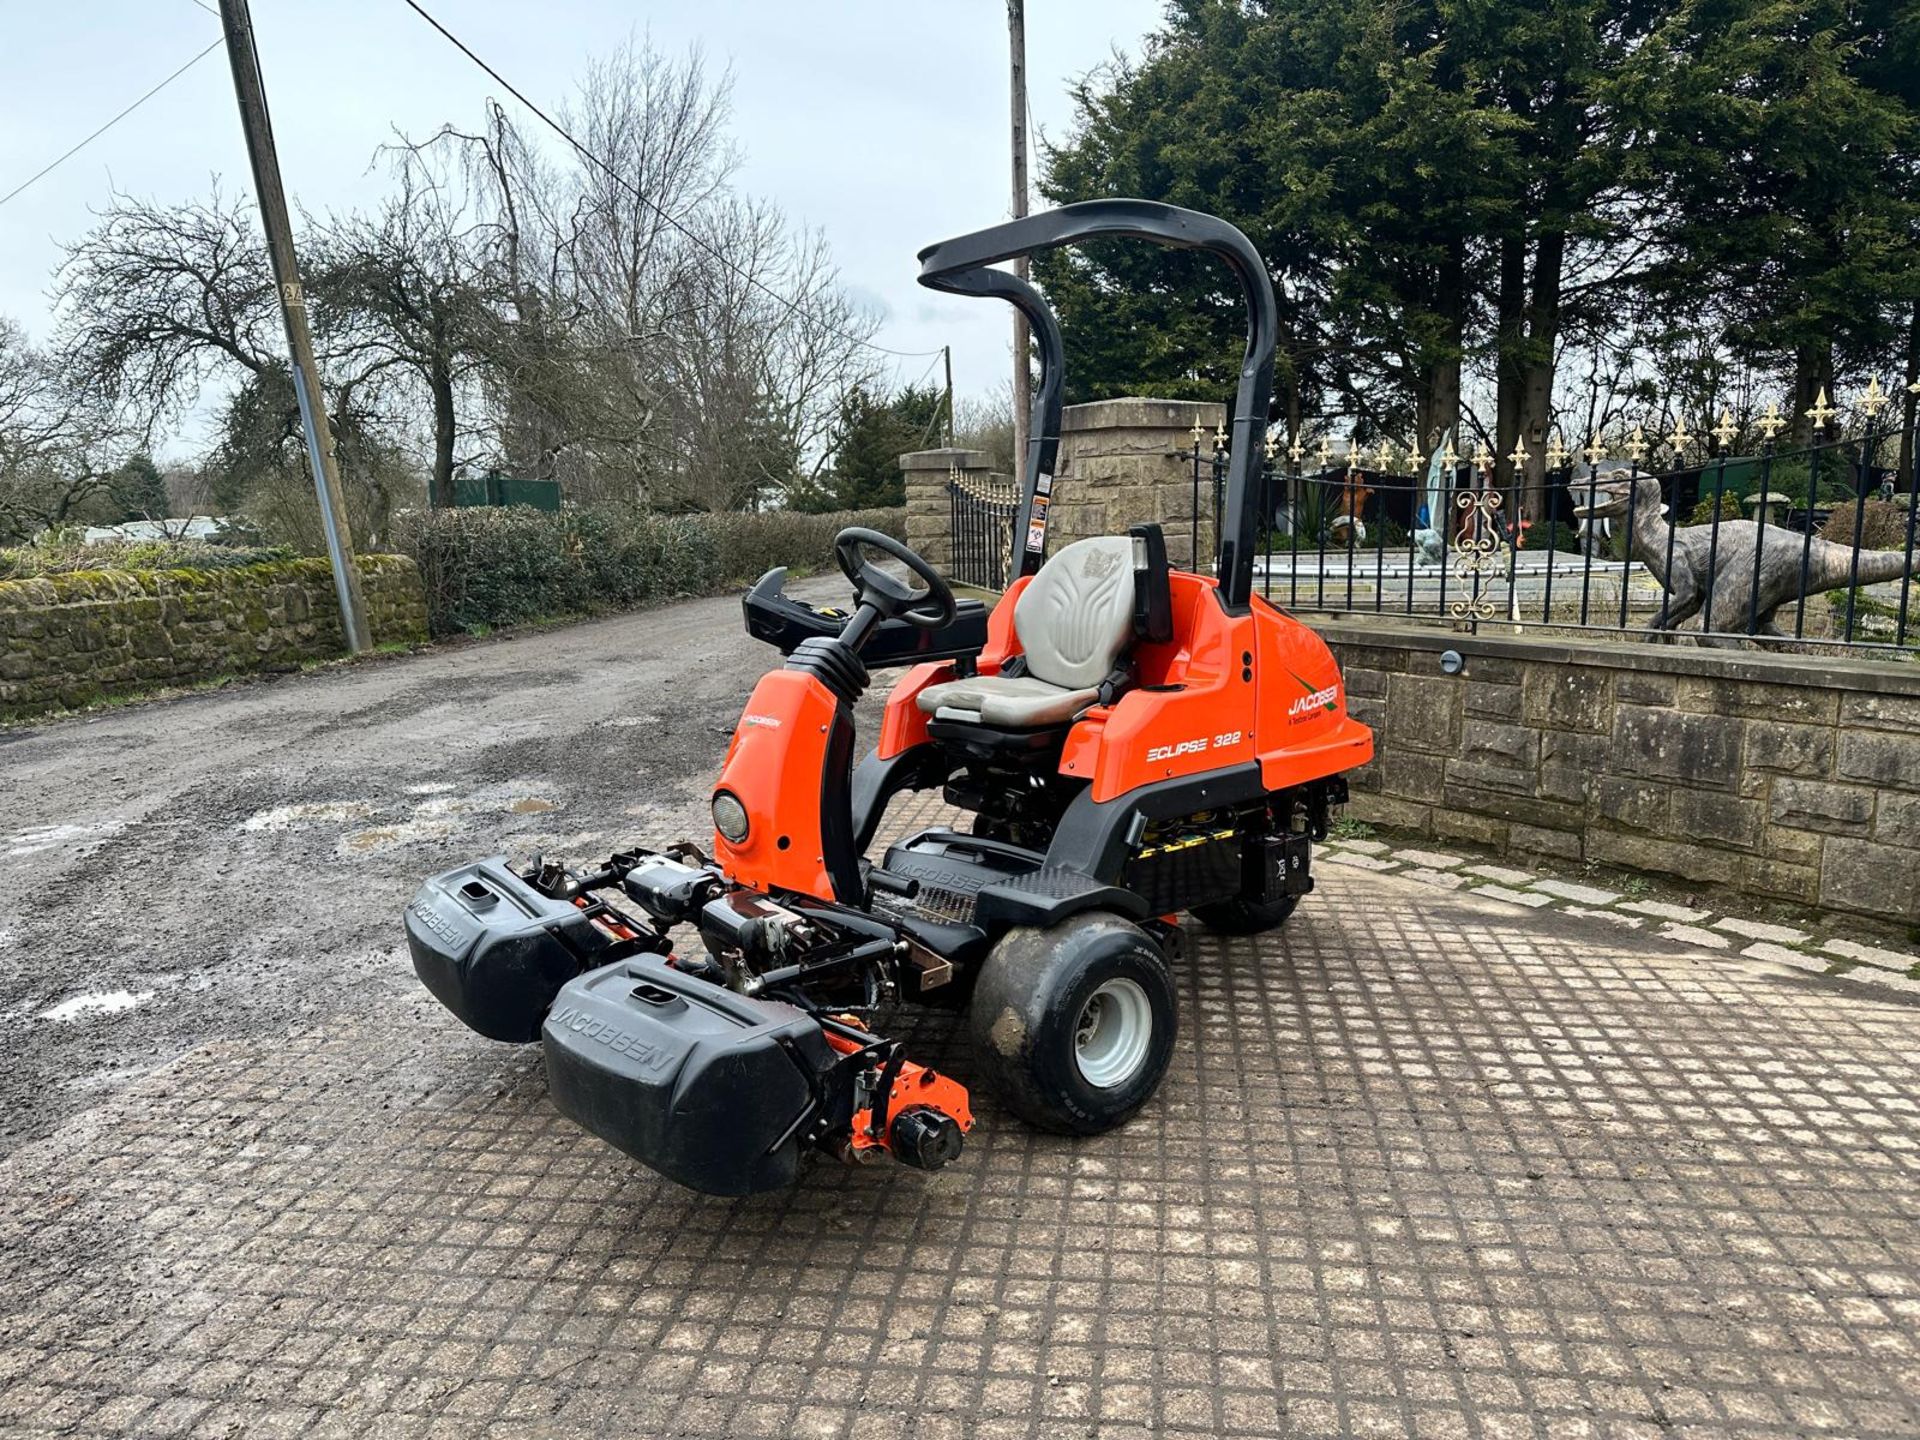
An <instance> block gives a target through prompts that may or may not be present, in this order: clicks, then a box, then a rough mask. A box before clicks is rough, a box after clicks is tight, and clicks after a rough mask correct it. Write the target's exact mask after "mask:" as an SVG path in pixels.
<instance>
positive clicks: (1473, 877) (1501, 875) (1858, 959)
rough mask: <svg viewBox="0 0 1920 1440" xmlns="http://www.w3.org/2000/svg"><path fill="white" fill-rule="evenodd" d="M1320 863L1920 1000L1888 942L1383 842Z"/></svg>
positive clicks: (1342, 843) (1338, 850)
mask: <svg viewBox="0 0 1920 1440" xmlns="http://www.w3.org/2000/svg"><path fill="white" fill-rule="evenodd" d="M1320 859H1321V861H1322V862H1323V863H1326V864H1332V865H1338V866H1344V867H1346V868H1349V869H1355V870H1370V871H1372V872H1374V873H1375V874H1397V875H1400V876H1403V877H1404V878H1406V879H1408V880H1412V881H1415V882H1417V883H1419V884H1422V885H1429V886H1433V887H1435V888H1437V889H1441V890H1458V889H1461V888H1462V887H1467V888H1470V889H1471V890H1472V891H1473V893H1474V894H1475V895H1478V896H1481V897H1482V898H1484V899H1488V900H1496V901H1499V902H1500V903H1501V904H1504V905H1523V906H1525V907H1526V908H1528V909H1530V910H1540V909H1545V908H1546V907H1548V906H1553V907H1555V908H1556V909H1558V911H1559V912H1560V913H1561V914H1563V915H1572V916H1576V917H1579V918H1581V919H1585V920H1600V921H1605V922H1607V923H1609V924H1612V925H1615V926H1617V927H1620V928H1624V929H1629V930H1633V929H1639V928H1640V927H1641V926H1642V925H1645V924H1646V923H1647V922H1649V921H1658V922H1662V923H1660V924H1658V926H1657V927H1656V929H1655V933H1656V934H1657V935H1658V936H1659V938H1661V939H1662V940H1671V941H1673V942H1675V943H1677V944H1681V945H1690V946H1693V947H1694V948H1695V949H1700V950H1718V951H1728V952H1732V951H1738V952H1739V953H1740V954H1741V955H1743V956H1745V957H1746V958H1747V959H1749V960H1759V961H1765V962H1767V963H1769V964H1773V965H1784V966H1788V967H1789V968H1791V969H1795V970H1802V971H1808V972H1811V973H1813V974H1819V975H1829V976H1832V977H1834V978H1836V979H1839V978H1842V977H1844V978H1845V979H1846V980H1847V981H1848V982H1849V983H1851V984H1857V985H1864V986H1868V987H1870V988H1874V989H1879V990H1883V991H1888V990H1890V991H1895V992H1898V993H1901V994H1907V995H1920V954H1913V953H1910V952H1907V951H1902V950H1891V949H1888V948H1886V947H1885V946H1884V945H1868V944H1864V943H1862V942H1860V941H1858V940H1853V939H1849V938H1845V937H1840V938H1827V939H1817V938H1816V937H1814V936H1812V935H1810V934H1808V933H1807V932H1806V931H1805V930H1802V929H1798V928H1797V927H1795V926H1792V925H1778V924H1773V923H1770V922H1768V921H1764V920H1755V919H1752V918H1750V917H1747V916H1742V915H1723V916H1720V917H1719V918H1717V919H1716V918H1715V916H1714V913H1713V912H1712V911H1710V910H1701V909H1697V908H1695V907H1693V906H1688V905H1674V904H1671V903H1669V902H1667V901H1663V900H1630V899H1628V898H1627V897H1626V896H1625V895H1623V894H1621V893H1620V892H1619V891H1616V890H1602V889H1600V888H1599V887H1598V886H1595V885H1582V884H1578V883H1576V882H1574V881H1571V880H1563V879H1559V878H1557V877H1555V876H1550V875H1541V874H1536V873H1535V872H1534V871H1531V870H1519V869H1516V868H1514V867H1513V866H1511V865H1495V864H1489V863H1486V862H1484V861H1476V860H1473V859H1471V858H1470V857H1467V856H1462V855H1451V854H1443V853H1440V852H1436V851H1432V850H1423V849H1420V848H1418V847H1417V846H1414V845H1408V844H1392V843H1389V842H1388V841H1385V840H1377V839H1371V838H1341V839H1335V840H1331V841H1329V842H1328V843H1327V844H1326V845H1325V846H1324V847H1322V849H1321V851H1320ZM1705 927H1711V928H1705Z"/></svg>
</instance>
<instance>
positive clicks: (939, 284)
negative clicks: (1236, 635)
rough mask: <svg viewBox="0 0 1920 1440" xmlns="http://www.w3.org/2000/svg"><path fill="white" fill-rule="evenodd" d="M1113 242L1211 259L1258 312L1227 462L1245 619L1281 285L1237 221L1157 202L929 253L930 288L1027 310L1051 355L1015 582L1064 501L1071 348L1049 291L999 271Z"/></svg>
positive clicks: (1230, 550) (1239, 602)
mask: <svg viewBox="0 0 1920 1440" xmlns="http://www.w3.org/2000/svg"><path fill="white" fill-rule="evenodd" d="M1106 237H1114V238H1124V239H1133V240H1148V241H1151V242H1153V243H1154V244H1156V245H1165V246H1168V247H1170V248H1172V249H1176V250H1205V251H1207V252H1208V253H1209V254H1213V255H1218V256H1219V257H1220V258H1221V259H1222V260H1224V261H1226V262H1227V268H1228V269H1230V270H1231V271H1233V275H1234V278H1235V279H1236V280H1238V281H1239V282H1240V289H1241V292H1242V294H1244V295H1245V297H1246V301H1247V349H1246V354H1245V356H1244V357H1243V358H1242V360H1241V362H1240V384H1239V388H1238V390H1237V392H1236V393H1235V396H1234V402H1233V421H1232V426H1231V437H1232V438H1231V442H1230V443H1231V447H1232V448H1231V450H1230V451H1229V455H1228V462H1227V497H1226V501H1227V503H1226V516H1225V523H1224V524H1223V525H1222V527H1221V532H1220V536H1219V542H1220V549H1219V555H1218V557H1217V571H1218V574H1219V576H1220V601H1221V604H1222V606H1223V607H1224V608H1225V609H1226V610H1227V611H1228V612H1229V613H1230V614H1236V615H1237V614H1243V613H1245V611H1246V609H1247V606H1248V603H1249V600H1250V598H1251V596H1252V594H1253V556H1254V552H1255V550H1256V549H1257V548H1258V546H1257V539H1258V530H1257V527H1258V523H1259V518H1260V517H1259V515H1258V513H1257V510H1256V505H1255V496H1254V475H1255V467H1256V466H1257V465H1258V464H1259V462H1260V457H1261V455H1262V454H1263V447H1264V443H1265V440H1266V433H1267V407H1268V405H1269V404H1270V403H1271V401H1272V399H1273V356H1274V351H1275V349H1276V348H1277V345H1278V341H1279V330H1280V320H1279V312H1278V309H1277V307H1276V306H1275V304H1274V298H1273V280H1272V278H1271V277H1270V276H1269V275H1268V274H1267V266H1266V262H1265V261H1264V260H1262V259H1261V258H1260V252H1259V251H1258V250H1256V249H1254V248H1253V242H1252V241H1250V240H1248V239H1247V237H1246V236H1245V235H1243V234H1241V233H1240V231H1239V230H1238V229H1236V228H1235V227H1234V226H1232V225H1229V224H1228V223H1227V222H1226V221H1225V220H1222V219H1220V218H1218V217H1217V216H1213V215H1203V214H1201V213H1200V212H1199V211H1197V210H1183V209H1181V208H1180V207H1179V206H1177V205H1163V204H1161V203H1159V202H1158V201H1155V200H1087V201H1083V202H1081V203H1080V204H1078V205H1065V206H1062V207H1061V208H1060V209H1058V210H1048V211H1044V212H1042V213H1041V214H1039V215H1029V216H1027V217H1026V218H1025V219H1021V220H1013V221H1009V222H1008V223H1007V224H1005V225H995V226H993V227H991V228H990V229H986V230H976V231H974V232H973V233H972V234H971V235H960V236H956V237H955V238H954V239H951V240H942V241H941V242H940V243H938V244H936V245H929V246H928V247H927V248H926V249H924V250H922V251H921V252H920V283H921V284H922V285H926V286H928V287H930V288H932V289H935V290H945V291H949V292H951V293H953V294H956V295H992V296H997V297H998V298H1000V299H1003V300H1006V301H1008V302H1010V303H1011V304H1013V305H1015V306H1016V307H1018V308H1019V309H1020V311H1021V312H1022V313H1023V314H1025V315H1026V317H1027V319H1028V320H1029V321H1030V322H1031V323H1032V325H1033V333H1034V337H1035V339H1036V341H1037V342H1038V344H1039V348H1040V391H1039V397H1038V398H1039V404H1038V406H1037V407H1036V412H1035V416H1034V433H1033V435H1032V436H1030V437H1029V438H1028V441H1027V454H1026V474H1025V477H1024V479H1023V482H1022V485H1021V509H1020V523H1019V524H1018V525H1017V526H1016V527H1015V530H1014V536H1013V552H1014V553H1013V573H1014V574H1015V575H1031V574H1032V573H1033V572H1034V571H1035V570H1037V569H1039V568H1040V561H1041V559H1042V557H1043V556H1044V553H1045V550H1046V528H1047V509H1048V507H1049V506H1050V505H1051V503H1052V497H1053V467H1054V462H1055V460H1056V458H1057V457H1058V454H1059V449H1060V414H1061V410H1062V407H1063V396H1064V385H1063V380H1064V371H1065V365H1066V354H1065V346H1064V343H1063V341H1062V339H1061V335H1060V322H1059V321H1058V320H1057V319H1055V318H1054V314H1053V311H1052V310H1051V309H1050V308H1049V307H1048V306H1047V303H1046V302H1045V301H1044V300H1043V299H1041V297H1040V295H1039V292H1037V291H1036V290H1034V288H1033V287H1032V286H1030V285H1028V284H1027V283H1026V282H1025V281H1023V280H1021V279H1019V278H1018V277H1017V276H1014V275H1011V274H1009V273H1008V272H1006V271H1004V270H994V269H991V268H989V267H991V266H993V265H996V264H998V263H999V262H1000V261H1002V260H1011V259H1013V258H1014V257H1015V256H1019V255H1032V254H1035V253H1037V252H1039V251H1042V250H1055V249H1058V248H1059V247H1060V246H1062V245H1071V244H1074V243H1075V242H1077V241H1081V240H1094V239H1101V238H1106Z"/></svg>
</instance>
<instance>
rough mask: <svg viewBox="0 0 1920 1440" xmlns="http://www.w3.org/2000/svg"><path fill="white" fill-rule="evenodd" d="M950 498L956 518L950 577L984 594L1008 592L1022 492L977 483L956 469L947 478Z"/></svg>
mask: <svg viewBox="0 0 1920 1440" xmlns="http://www.w3.org/2000/svg"><path fill="white" fill-rule="evenodd" d="M947 498H948V502H949V504H950V505H951V507H952V516H953V558H952V559H951V560H950V561H949V563H948V565H947V574H948V575H949V576H950V577H951V578H952V579H953V580H955V581H957V582H958V583H960V584H962V585H972V586H975V587H977V588H979V589H981V590H1004V589H1006V588H1007V563H1008V557H1009V556H1010V555H1011V553H1012V551H1013V515H1014V511H1015V510H1017V509H1018V508H1019V505H1020V496H1019V492H1018V491H1017V490H1016V489H1015V488H1014V486H1013V485H1012V484H1011V483H1010V482H1004V481H998V480H978V479H974V478H972V477H971V476H968V475H967V474H965V473H964V472H962V471H960V470H958V469H955V470H951V471H949V472H948V474H947Z"/></svg>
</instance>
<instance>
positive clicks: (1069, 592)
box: [1013, 535, 1133, 690]
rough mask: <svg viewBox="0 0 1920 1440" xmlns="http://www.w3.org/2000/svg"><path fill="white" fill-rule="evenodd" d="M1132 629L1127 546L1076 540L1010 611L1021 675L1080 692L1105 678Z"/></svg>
mask: <svg viewBox="0 0 1920 1440" xmlns="http://www.w3.org/2000/svg"><path fill="white" fill-rule="evenodd" d="M1132 629H1133V541H1132V540H1130V539H1129V538H1128V537H1126V536H1125V535H1100V536H1095V537H1094V538H1093V539H1090V540H1076V541H1074V542H1073V544H1071V545H1069V546H1067V547H1066V548H1065V549H1064V550H1061V551H1060V552H1059V553H1057V554H1055V555H1053V556H1052V557H1050V558H1049V559H1048V561H1047V563H1046V564H1044V565H1042V566H1041V567H1040V573H1039V574H1037V575H1035V576H1034V577H1033V579H1032V580H1031V581H1030V582H1029V583H1028V585H1027V588H1026V589H1025V590H1024V591H1022V592H1021V594H1020V599H1019V601H1018V603H1016V604H1015V605H1014V607H1013V630H1014V633H1015V634H1016V635H1018V636H1019V637H1020V648H1021V649H1022V650H1024V651H1025V652H1026V657H1027V673H1028V674H1029V675H1031V676H1033V677H1034V678H1035V679H1036V680H1044V681H1046V682H1047V683H1048V684H1049V685H1062V686H1065V687H1066V688H1067V689H1069V690H1087V689H1091V688H1092V687H1093V686H1095V685H1098V684H1099V683H1100V682H1101V681H1102V680H1104V679H1106V678H1107V676H1108V675H1110V674H1111V673H1112V672H1113V667H1114V665H1115V664H1116V663H1117V662H1118V661H1119V659H1120V652H1121V651H1122V650H1124V649H1125V648H1126V644H1127V638H1128V635H1129V632H1131V631H1132Z"/></svg>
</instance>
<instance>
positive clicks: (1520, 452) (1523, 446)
mask: <svg viewBox="0 0 1920 1440" xmlns="http://www.w3.org/2000/svg"><path fill="white" fill-rule="evenodd" d="M1532 458H1533V455H1532V453H1531V452H1529V451H1528V449H1527V442H1526V440H1525V439H1524V438H1516V439H1515V440H1514V442H1513V449H1512V450H1511V451H1509V452H1508V454H1507V459H1508V460H1509V461H1510V462H1511V463H1512V465H1513V468H1514V469H1516V470H1524V469H1526V468H1527V461H1529V460H1531V459H1532Z"/></svg>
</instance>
